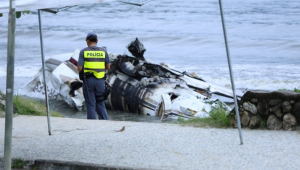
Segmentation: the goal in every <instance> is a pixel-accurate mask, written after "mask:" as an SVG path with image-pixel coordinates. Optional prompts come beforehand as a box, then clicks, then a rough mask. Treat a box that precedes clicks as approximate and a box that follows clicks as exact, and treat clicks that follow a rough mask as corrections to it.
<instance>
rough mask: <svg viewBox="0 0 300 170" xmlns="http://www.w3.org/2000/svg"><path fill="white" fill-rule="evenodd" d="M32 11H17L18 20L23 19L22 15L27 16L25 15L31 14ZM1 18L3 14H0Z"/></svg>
mask: <svg viewBox="0 0 300 170" xmlns="http://www.w3.org/2000/svg"><path fill="white" fill-rule="evenodd" d="M29 13H30V11H29V10H26V11H17V12H16V18H21V16H22V14H23V15H25V14H29ZM0 17H3V13H0Z"/></svg>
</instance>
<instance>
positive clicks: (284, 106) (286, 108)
mask: <svg viewBox="0 0 300 170" xmlns="http://www.w3.org/2000/svg"><path fill="white" fill-rule="evenodd" d="M281 108H282V112H283V113H290V112H291V111H292V105H291V104H290V102H288V101H285V102H283V103H282V104H281Z"/></svg>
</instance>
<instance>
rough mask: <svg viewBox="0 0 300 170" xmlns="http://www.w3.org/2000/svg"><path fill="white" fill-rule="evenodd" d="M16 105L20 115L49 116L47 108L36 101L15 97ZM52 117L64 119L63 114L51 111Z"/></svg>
mask: <svg viewBox="0 0 300 170" xmlns="http://www.w3.org/2000/svg"><path fill="white" fill-rule="evenodd" d="M14 105H15V107H16V108H17V110H18V114H19V115H32V116H47V112H46V107H45V106H44V105H42V104H41V103H38V102H36V101H33V100H29V99H26V98H21V97H20V96H14ZM50 115H51V116H53V117H63V116H62V114H60V113H59V112H55V111H50Z"/></svg>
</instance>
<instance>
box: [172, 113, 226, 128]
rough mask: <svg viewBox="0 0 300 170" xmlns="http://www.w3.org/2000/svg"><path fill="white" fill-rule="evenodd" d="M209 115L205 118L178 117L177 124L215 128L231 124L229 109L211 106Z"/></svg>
mask: <svg viewBox="0 0 300 170" xmlns="http://www.w3.org/2000/svg"><path fill="white" fill-rule="evenodd" d="M209 115H210V117H206V118H199V117H196V118H192V119H188V120H185V119H183V118H180V117H179V118H178V121H177V122H176V123H177V124H180V125H186V126H193V127H207V126H210V127H216V128H227V127H230V126H231V117H230V115H229V111H227V110H225V109H223V108H213V109H212V110H211V111H210V112H209Z"/></svg>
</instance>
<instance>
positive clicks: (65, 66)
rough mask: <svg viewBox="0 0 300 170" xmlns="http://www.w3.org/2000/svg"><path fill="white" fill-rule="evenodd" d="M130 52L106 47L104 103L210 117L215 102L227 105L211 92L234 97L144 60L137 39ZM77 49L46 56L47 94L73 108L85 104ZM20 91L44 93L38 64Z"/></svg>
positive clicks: (150, 112)
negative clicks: (107, 91)
mask: <svg viewBox="0 0 300 170" xmlns="http://www.w3.org/2000/svg"><path fill="white" fill-rule="evenodd" d="M127 48H128V50H129V51H130V52H131V53H132V55H133V56H128V55H118V54H113V53H109V58H110V62H111V69H110V70H109V71H108V72H107V74H106V75H107V78H106V83H107V86H108V88H109V89H110V90H111V92H110V94H109V96H108V98H107V99H106V101H105V104H106V107H107V109H112V110H120V111H124V112H129V113H136V114H144V115H150V116H159V117H161V119H166V118H177V117H178V116H181V117H186V118H190V117H208V116H209V114H208V113H209V111H210V110H211V109H212V108H213V107H223V108H225V109H230V108H229V107H228V106H227V105H226V104H224V103H223V102H222V101H220V100H218V99H212V98H211V95H212V94H217V95H220V96H225V97H228V98H233V94H232V92H231V90H229V89H226V88H224V87H220V86H217V85H213V84H208V83H207V82H205V81H204V80H203V79H201V78H199V77H198V76H196V75H195V74H188V73H186V72H180V71H178V70H174V69H171V68H169V67H168V66H167V65H165V64H156V63H153V62H150V61H147V60H146V59H145V58H144V56H143V54H144V52H145V51H146V49H145V48H144V46H143V44H142V43H140V42H139V40H138V39H136V40H135V41H133V42H131V43H130V44H129V45H128V47H127ZM78 56H79V50H75V52H74V53H73V54H72V53H68V54H61V55H56V56H52V57H50V58H48V59H47V60H46V62H45V65H46V80H47V87H48V88H47V89H48V98H49V99H52V100H63V101H65V102H66V103H68V104H69V105H70V106H71V107H75V108H76V109H77V110H85V106H84V105H85V104H84V97H83V93H82V88H81V86H82V81H81V80H79V79H78V78H79V76H78V71H77V60H76V59H77V58H78ZM18 94H19V95H24V96H28V97H34V98H44V84H43V74H42V69H40V71H39V72H38V73H37V74H36V75H35V76H34V77H33V79H32V80H31V81H29V82H28V83H27V84H25V85H24V86H23V87H22V88H20V89H19V90H18Z"/></svg>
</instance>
